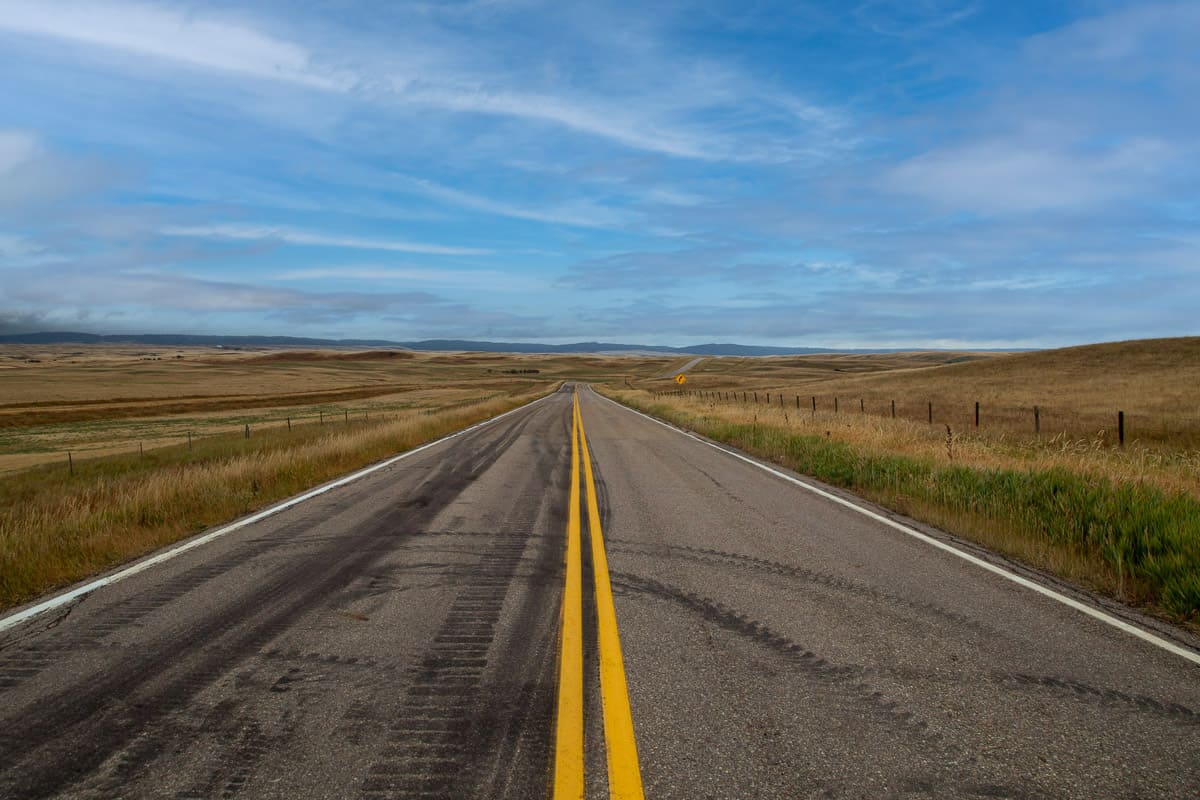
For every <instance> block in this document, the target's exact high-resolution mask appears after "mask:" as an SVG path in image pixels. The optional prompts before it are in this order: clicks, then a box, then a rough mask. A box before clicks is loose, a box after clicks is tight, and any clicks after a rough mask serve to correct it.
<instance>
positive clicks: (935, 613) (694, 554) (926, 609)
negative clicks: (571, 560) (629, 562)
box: [608, 540, 1002, 638]
mask: <svg viewBox="0 0 1200 800" xmlns="http://www.w3.org/2000/svg"><path fill="white" fill-rule="evenodd" d="M610 544H619V545H620V546H612V547H609V548H608V549H609V551H610V552H616V553H629V554H633V555H648V556H658V557H667V558H684V559H687V560H689V561H693V562H695V563H707V564H714V563H721V564H729V565H732V566H735V567H739V568H742V569H748V570H754V571H757V572H762V573H767V574H771V575H779V576H782V577H788V578H796V579H797V580H800V581H803V582H804V583H811V584H816V585H818V586H823V587H825V588H827V589H833V590H834V591H837V592H840V593H842V594H849V595H853V596H856V597H862V598H865V599H868V600H873V601H877V602H879V603H880V604H882V605H886V606H889V607H896V606H899V607H903V608H907V609H910V610H912V611H916V612H918V613H919V614H922V615H924V616H928V617H934V618H936V619H940V620H944V621H946V622H951V623H954V624H955V625H957V626H959V627H962V628H967V629H969V630H972V631H974V632H975V633H978V634H981V635H983V636H987V637H989V638H999V637H1001V636H1002V634H1001V633H1000V632H999V631H997V630H996V629H994V628H992V627H991V626H989V625H987V624H985V623H983V622H980V621H979V620H976V619H973V618H971V617H968V616H965V615H963V614H959V613H957V612H955V611H950V610H948V609H945V608H942V607H941V606H938V605H935V604H933V603H919V602H916V601H914V600H910V599H908V598H906V597H902V596H901V595H897V594H892V593H891V592H885V591H882V590H880V589H877V588H875V587H873V586H868V585H867V584H864V583H860V582H858V581H854V580H851V579H849V578H843V577H840V576H837V575H830V574H828V573H823V572H816V571H814V570H810V569H805V568H803V567H795V566H792V565H790V564H783V563H780V562H778V561H769V560H767V559H764V558H756V557H754V556H748V555H744V554H741V553H731V552H727V551H724V550H713V549H708V548H699V547H688V546H686V545H654V546H645V545H636V544H634V543H632V542H629V541H628V540H613V541H612V542H610Z"/></svg>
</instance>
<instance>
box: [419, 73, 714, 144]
mask: <svg viewBox="0 0 1200 800" xmlns="http://www.w3.org/2000/svg"><path fill="white" fill-rule="evenodd" d="M402 91H403V93H402V94H401V95H400V96H401V97H402V98H404V99H406V100H409V101H411V102H415V103H423V104H427V105H431V106H435V107H437V108H442V109H446V110H450V111H462V112H471V113H476V114H491V115H498V116H509V117H519V118H523V119H531V120H537V121H540V122H550V123H554V124H557V125H561V126H563V127H565V128H570V129H571V130H574V131H577V132H579V133H585V134H588V135H590V136H596V137H598V138H601V139H608V140H610V141H614V142H618V143H620V144H623V145H626V146H628V147H632V148H634V149H635V150H645V151H648V152H653V153H662V154H664V155H669V156H677V157H681V158H692V159H701V160H711V161H718V160H722V159H724V158H727V157H730V152H729V146H728V145H727V144H724V143H720V144H719V143H717V142H715V141H713V139H712V137H707V136H703V135H697V134H694V133H689V132H687V131H685V130H683V129H681V128H679V127H672V126H666V125H661V124H656V123H655V122H653V121H651V120H649V119H644V118H637V117H633V116H631V115H630V114H629V113H628V112H626V111H621V110H618V109H615V108H605V107H602V104H601V103H599V102H597V101H595V100H593V101H592V102H591V103H589V104H580V103H578V102H575V101H572V100H567V99H565V98H562V97H555V96H553V95H545V94H542V95H539V94H529V93H521V92H512V91H504V90H490V89H485V88H482V87H479V88H464V87H458V86H452V85H442V86H430V87H422V88H415V89H409V88H407V87H403V89H402Z"/></svg>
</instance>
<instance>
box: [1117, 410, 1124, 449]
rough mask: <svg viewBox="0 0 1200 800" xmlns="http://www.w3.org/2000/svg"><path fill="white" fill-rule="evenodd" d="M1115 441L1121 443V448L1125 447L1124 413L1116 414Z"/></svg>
mask: <svg viewBox="0 0 1200 800" xmlns="http://www.w3.org/2000/svg"><path fill="white" fill-rule="evenodd" d="M1117 440H1118V441H1119V442H1120V443H1121V447H1124V446H1125V412H1124V411H1118V412H1117Z"/></svg>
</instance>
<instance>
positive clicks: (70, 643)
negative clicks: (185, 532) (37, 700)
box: [0, 539, 284, 689]
mask: <svg viewBox="0 0 1200 800" xmlns="http://www.w3.org/2000/svg"><path fill="white" fill-rule="evenodd" d="M283 541H284V540H283V539H276V540H259V541H258V542H256V543H254V544H249V543H245V544H242V545H241V546H238V547H236V548H234V549H233V550H232V551H231V552H230V553H229V554H228V555H226V556H225V557H223V558H220V559H217V560H215V561H211V562H207V563H205V564H200V565H198V566H195V567H192V568H191V569H189V570H187V571H185V572H183V573H182V574H180V575H179V576H178V577H177V578H176V579H174V580H173V581H171V582H170V583H168V584H163V585H161V586H158V587H155V588H154V589H153V590H151V591H149V592H145V593H142V594H139V595H135V596H133V597H131V598H129V599H128V600H125V601H123V602H121V603H118V604H114V605H112V606H110V607H108V608H106V609H104V612H103V617H102V618H99V617H98V618H96V619H94V620H89V621H88V623H87V627H86V628H83V627H80V628H78V629H74V630H71V631H69V632H67V631H63V632H61V633H59V634H56V635H55V636H53V637H48V638H46V639H45V640H39V639H34V640H33V641H31V642H28V643H25V644H16V645H15V646H10V647H8V648H5V647H3V646H0V689H5V688H10V687H13V686H16V685H18V684H20V683H22V682H23V681H25V680H28V679H29V678H32V677H34V676H35V675H37V674H39V673H40V672H42V671H43V670H44V669H46V668H47V667H50V666H51V665H53V664H54V663H55V662H56V661H57V660H59V659H61V658H62V657H63V656H64V655H65V654H68V653H73V652H78V651H80V650H91V649H95V648H97V647H99V646H100V645H101V644H102V643H103V642H104V640H106V639H107V638H109V637H110V636H112V634H114V633H117V632H119V631H122V630H125V629H127V628H129V627H130V626H131V625H136V624H137V623H138V622H140V621H141V620H142V619H143V618H144V617H146V616H148V615H150V614H152V613H154V612H155V611H157V610H158V609H160V608H162V607H163V606H165V605H167V604H168V603H171V602H173V601H175V600H177V599H179V598H180V597H183V596H184V595H185V594H187V593H188V592H191V591H193V590H195V589H198V588H200V587H201V586H203V585H204V584H206V583H207V582H209V581H211V580H213V579H214V578H217V577H220V576H221V575H223V574H224V573H226V572H228V571H229V570H231V569H234V568H235V567H237V566H239V565H240V564H242V563H244V562H245V561H247V560H250V559H253V558H256V557H257V556H259V555H261V554H262V553H264V552H266V551H267V550H269V549H271V548H272V547H274V546H276V545H278V544H281V543H283ZM58 622H61V619H60V620H58Z"/></svg>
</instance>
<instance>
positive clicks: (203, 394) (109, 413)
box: [0, 345, 668, 475]
mask: <svg viewBox="0 0 1200 800" xmlns="http://www.w3.org/2000/svg"><path fill="white" fill-rule="evenodd" d="M666 363H668V360H666V359H661V358H660V359H647V358H635V357H630V358H624V357H620V358H615V357H610V358H604V357H590V356H573V357H566V356H532V355H507V354H494V353H413V352H408V351H397V350H370V351H365V352H363V351H335V350H324V351H291V350H279V349H260V350H240V349H238V350H235V349H224V348H215V347H190V348H187V347H185V348H146V347H124V346H107V345H106V346H93V347H80V346H53V347H47V346H32V345H28V346H8V347H5V348H3V349H0V475H3V474H5V473H9V472H12V471H14V470H20V469H25V468H28V467H31V466H36V465H39V464H45V463H58V464H63V465H65V464H66V463H67V452H68V451H70V452H71V453H72V458H73V459H75V460H76V461H78V460H79V459H87V458H91V457H96V456H104V455H113V454H117V453H130V452H139V451H145V450H149V449H152V448H156V447H166V446H174V445H181V444H187V442H188V436H189V433H190V434H191V436H192V438H193V440H194V439H196V438H202V437H205V436H213V435H224V434H229V433H233V432H244V430H245V426H247V425H249V426H250V429H251V435H252V436H253V435H255V434H257V433H258V432H260V431H262V430H265V429H267V428H286V427H287V425H288V421H289V420H290V421H291V424H292V425H293V427H294V426H297V425H305V424H313V423H316V424H318V425H319V424H321V423H322V422H324V423H325V424H332V423H333V422H337V421H340V422H343V423H344V422H346V421H348V420H352V419H360V418H370V417H382V416H387V415H392V414H404V413H408V412H413V411H417V412H423V411H430V410H435V409H439V408H443V407H445V406H447V405H448V404H454V403H467V402H474V401H478V400H482V399H488V398H496V397H504V396H509V395H513V394H521V393H523V392H527V391H529V390H530V389H531V388H532V387H535V386H540V385H544V384H546V383H547V382H552V381H559V380H562V379H563V378H564V377H566V376H572V377H580V378H582V379H585V380H587V379H596V380H608V379H611V378H613V377H614V376H616V375H625V374H628V375H629V376H631V377H632V376H644V375H652V374H654V372H655V371H656V370H658V371H661V369H662V368H663V367H662V365H663V364H666Z"/></svg>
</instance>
